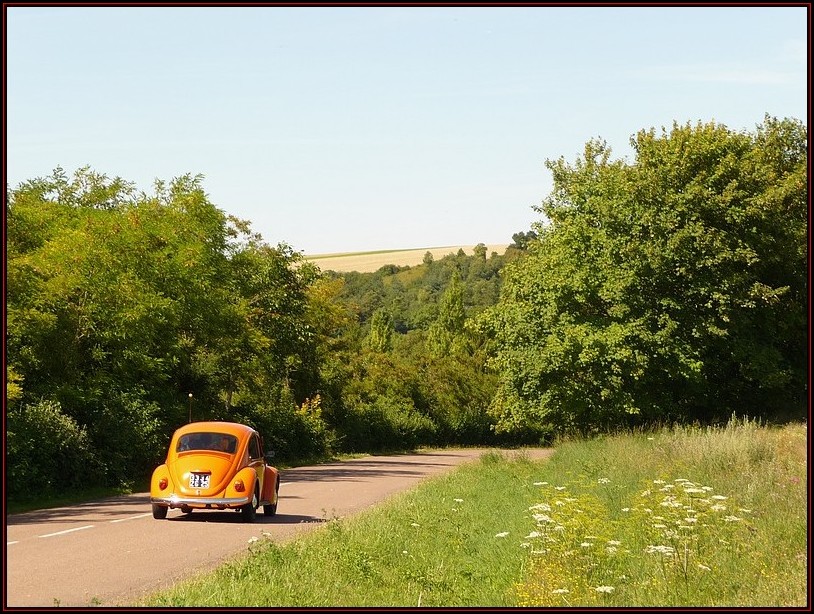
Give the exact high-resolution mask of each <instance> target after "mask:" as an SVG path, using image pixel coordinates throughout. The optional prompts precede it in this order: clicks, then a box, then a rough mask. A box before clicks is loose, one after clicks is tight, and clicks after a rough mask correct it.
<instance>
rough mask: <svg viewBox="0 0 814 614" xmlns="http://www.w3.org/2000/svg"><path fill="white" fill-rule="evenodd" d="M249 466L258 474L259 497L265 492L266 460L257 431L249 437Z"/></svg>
mask: <svg viewBox="0 0 814 614" xmlns="http://www.w3.org/2000/svg"><path fill="white" fill-rule="evenodd" d="M248 452H249V467H251V468H252V469H253V470H254V474H255V475H256V476H257V493H258V495H257V496H258V498H259V497H260V496H261V493H262V492H263V478H264V469H265V466H266V465H265V462H264V460H263V448H262V447H261V446H260V436H259V435H258V434H257V433H252V435H251V437H250V438H249V449H248Z"/></svg>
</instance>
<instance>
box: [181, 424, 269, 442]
mask: <svg viewBox="0 0 814 614" xmlns="http://www.w3.org/2000/svg"><path fill="white" fill-rule="evenodd" d="M201 432H207V433H226V434H228V435H235V436H236V437H238V438H240V437H246V436H248V435H250V434H252V433H255V432H256V431H255V430H254V429H253V428H252V427H250V426H247V425H245V424H239V423H237V422H220V421H209V422H190V423H189V424H185V425H184V426H182V427H180V428H178V429H177V430H176V431H175V435H176V436H180V435H186V434H187V433H201Z"/></svg>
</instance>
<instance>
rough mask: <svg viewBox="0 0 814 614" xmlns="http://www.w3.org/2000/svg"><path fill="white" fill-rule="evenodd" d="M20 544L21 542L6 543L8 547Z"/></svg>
mask: <svg viewBox="0 0 814 614" xmlns="http://www.w3.org/2000/svg"><path fill="white" fill-rule="evenodd" d="M19 543H20V542H19V541H16V542H6V546H10V545H11V544H19Z"/></svg>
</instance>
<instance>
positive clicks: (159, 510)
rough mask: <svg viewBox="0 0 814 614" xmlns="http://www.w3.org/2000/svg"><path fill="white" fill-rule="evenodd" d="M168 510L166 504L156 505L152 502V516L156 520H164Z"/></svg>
mask: <svg viewBox="0 0 814 614" xmlns="http://www.w3.org/2000/svg"><path fill="white" fill-rule="evenodd" d="M168 511H170V508H168V507H167V506H166V505H158V504H157V503H153V518H155V519H156V520H164V519H165V518H166V517H167V512H168Z"/></svg>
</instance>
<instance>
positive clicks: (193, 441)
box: [175, 433, 237, 454]
mask: <svg viewBox="0 0 814 614" xmlns="http://www.w3.org/2000/svg"><path fill="white" fill-rule="evenodd" d="M236 449H237V437H235V436H234V435H227V434H226V433H188V434H187V435H182V436H181V437H179V438H178V444H177V445H176V448H175V451H176V452H186V451H189V450H217V451H219V452H227V453H229V454H234V453H235V450H236Z"/></svg>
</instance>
